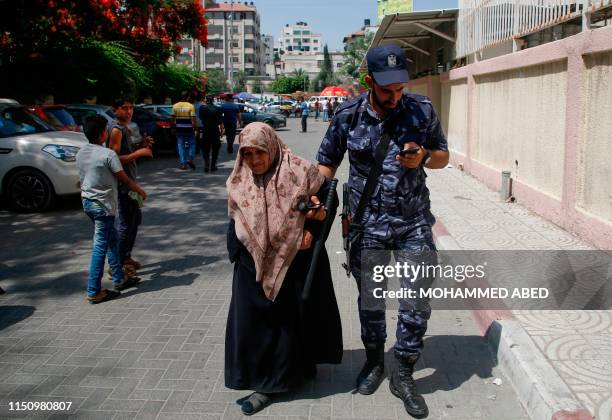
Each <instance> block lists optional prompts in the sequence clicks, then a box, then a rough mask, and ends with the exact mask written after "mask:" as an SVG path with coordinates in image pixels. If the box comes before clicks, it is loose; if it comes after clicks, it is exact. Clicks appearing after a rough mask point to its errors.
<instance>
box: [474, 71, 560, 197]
mask: <svg viewBox="0 0 612 420" xmlns="http://www.w3.org/2000/svg"><path fill="white" fill-rule="evenodd" d="M566 79H567V65H566V62H565V61H558V62H553V63H546V64H541V65H537V66H532V67H528V68H520V69H515V70H512V71H507V72H498V73H493V74H487V75H482V76H476V77H475V83H476V90H475V92H474V94H475V95H474V98H473V100H474V110H475V111H476V112H475V113H474V114H473V119H472V123H473V124H474V131H473V136H472V137H471V138H470V150H471V158H472V159H474V160H476V161H478V162H480V163H481V164H483V165H486V166H488V167H490V168H493V169H501V170H510V171H512V174H513V179H514V180H515V181H520V182H522V183H524V184H526V185H528V186H530V187H532V188H534V189H536V190H539V191H541V192H543V193H545V194H548V195H550V196H552V197H554V198H555V199H557V200H560V199H561V194H562V192H563V191H562V190H563V158H564V152H565V147H564V145H565V126H564V125H563V124H559V122H560V121H563V120H564V119H565V103H566V100H565V93H566V91H565V86H566V85H567V80H566ZM544 157H545V159H546V164H545V165H544V164H543V158H544Z"/></svg>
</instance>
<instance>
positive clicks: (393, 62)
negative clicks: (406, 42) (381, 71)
mask: <svg viewBox="0 0 612 420" xmlns="http://www.w3.org/2000/svg"><path fill="white" fill-rule="evenodd" d="M387 65H388V66H389V67H391V68H394V67H397V56H396V55H395V54H389V56H388V57H387Z"/></svg>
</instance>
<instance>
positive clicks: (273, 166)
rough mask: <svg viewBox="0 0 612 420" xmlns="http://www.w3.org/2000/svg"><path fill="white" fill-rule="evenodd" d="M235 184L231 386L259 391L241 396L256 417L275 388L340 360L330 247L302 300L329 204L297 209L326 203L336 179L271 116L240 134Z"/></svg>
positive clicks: (231, 188) (230, 187)
mask: <svg viewBox="0 0 612 420" xmlns="http://www.w3.org/2000/svg"><path fill="white" fill-rule="evenodd" d="M227 191H228V196H229V198H228V205H229V215H230V218H231V221H230V226H229V230H228V235H227V236H228V251H229V257H230V260H231V261H232V262H233V263H234V279H233V286H232V300H231V303H230V308H229V314H228V320H227V330H226V336H225V386H227V387H228V388H232V389H241V390H242V389H244V390H247V389H248V390H253V391H255V392H254V393H252V394H250V395H249V396H247V397H245V398H242V399H241V400H238V403H239V404H240V405H241V409H242V412H243V413H244V414H246V415H251V414H254V413H256V412H258V411H260V410H262V409H263V408H265V407H266V406H267V405H268V404H269V403H270V402H271V398H272V397H273V394H278V393H282V392H287V391H289V390H290V389H291V388H292V387H294V386H296V385H298V384H300V382H303V381H304V380H307V379H311V378H313V377H314V376H315V375H316V364H319V363H340V361H341V358H342V327H341V324H340V315H339V312H338V306H337V303H336V297H335V294H334V289H333V285H332V281H331V272H330V268H329V259H328V256H327V253H326V251H325V250H324V249H323V251H322V253H321V255H320V257H319V263H318V264H317V267H316V275H315V278H314V282H313V286H312V289H311V293H310V298H309V299H308V300H307V301H303V300H302V299H301V292H302V288H303V286H304V280H305V277H306V273H307V271H308V268H309V264H310V260H311V257H312V245H313V243H314V238H316V237H317V235H319V234H324V235H327V234H328V233H329V232H320V230H321V220H324V218H325V216H326V214H325V211H324V209H319V210H310V211H309V212H308V213H306V214H304V213H301V212H300V211H299V210H297V209H298V205H299V203H301V202H309V201H310V203H311V204H312V203H315V204H317V203H319V202H321V201H324V200H325V197H326V195H327V192H328V182H327V181H326V180H325V178H324V177H323V176H321V175H320V174H319V171H318V169H317V168H316V166H314V165H313V164H312V163H310V162H308V161H306V160H304V159H302V158H299V157H297V156H295V155H294V154H293V153H292V152H291V151H290V150H289V149H288V148H287V146H286V145H285V144H284V143H283V142H282V141H281V139H280V138H279V137H278V136H277V134H276V132H275V131H274V130H273V129H272V128H270V127H269V126H268V125H267V124H263V123H251V124H249V125H248V126H247V127H246V128H245V129H244V130H243V131H242V133H241V135H240V148H239V151H238V156H237V159H236V164H235V166H234V171H233V172H232V174H231V175H230V177H229V178H228V180H227ZM335 206H337V200H336V203H335ZM335 206H334V207H335ZM333 211H335V208H334V209H333ZM332 217H333V215H332Z"/></svg>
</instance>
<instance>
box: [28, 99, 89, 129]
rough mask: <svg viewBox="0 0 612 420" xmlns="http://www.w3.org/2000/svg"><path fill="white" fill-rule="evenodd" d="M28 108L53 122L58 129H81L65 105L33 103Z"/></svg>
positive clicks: (50, 122) (47, 120)
mask: <svg viewBox="0 0 612 420" xmlns="http://www.w3.org/2000/svg"><path fill="white" fill-rule="evenodd" d="M28 110H29V111H30V112H33V113H34V114H36V116H37V117H40V118H42V119H43V120H44V121H45V122H47V123H49V124H51V125H52V126H53V128H55V129H56V130H59V131H81V127H79V125H78V124H77V123H76V121H75V120H74V118H72V115H70V113H69V112H68V110H67V109H66V107H65V106H63V105H32V106H29V107H28Z"/></svg>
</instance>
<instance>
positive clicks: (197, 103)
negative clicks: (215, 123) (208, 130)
mask: <svg viewBox="0 0 612 420" xmlns="http://www.w3.org/2000/svg"><path fill="white" fill-rule="evenodd" d="M194 98H195V99H194V102H193V109H195V117H196V132H195V138H196V154H197V153H198V150H197V149H198V148H199V149H201V148H202V142H203V134H204V133H203V131H204V130H203V129H204V126H203V125H202V119H201V118H200V108H201V107H202V106H204V96H203V95H202V92H200V91H196V92H195V93H194Z"/></svg>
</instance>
